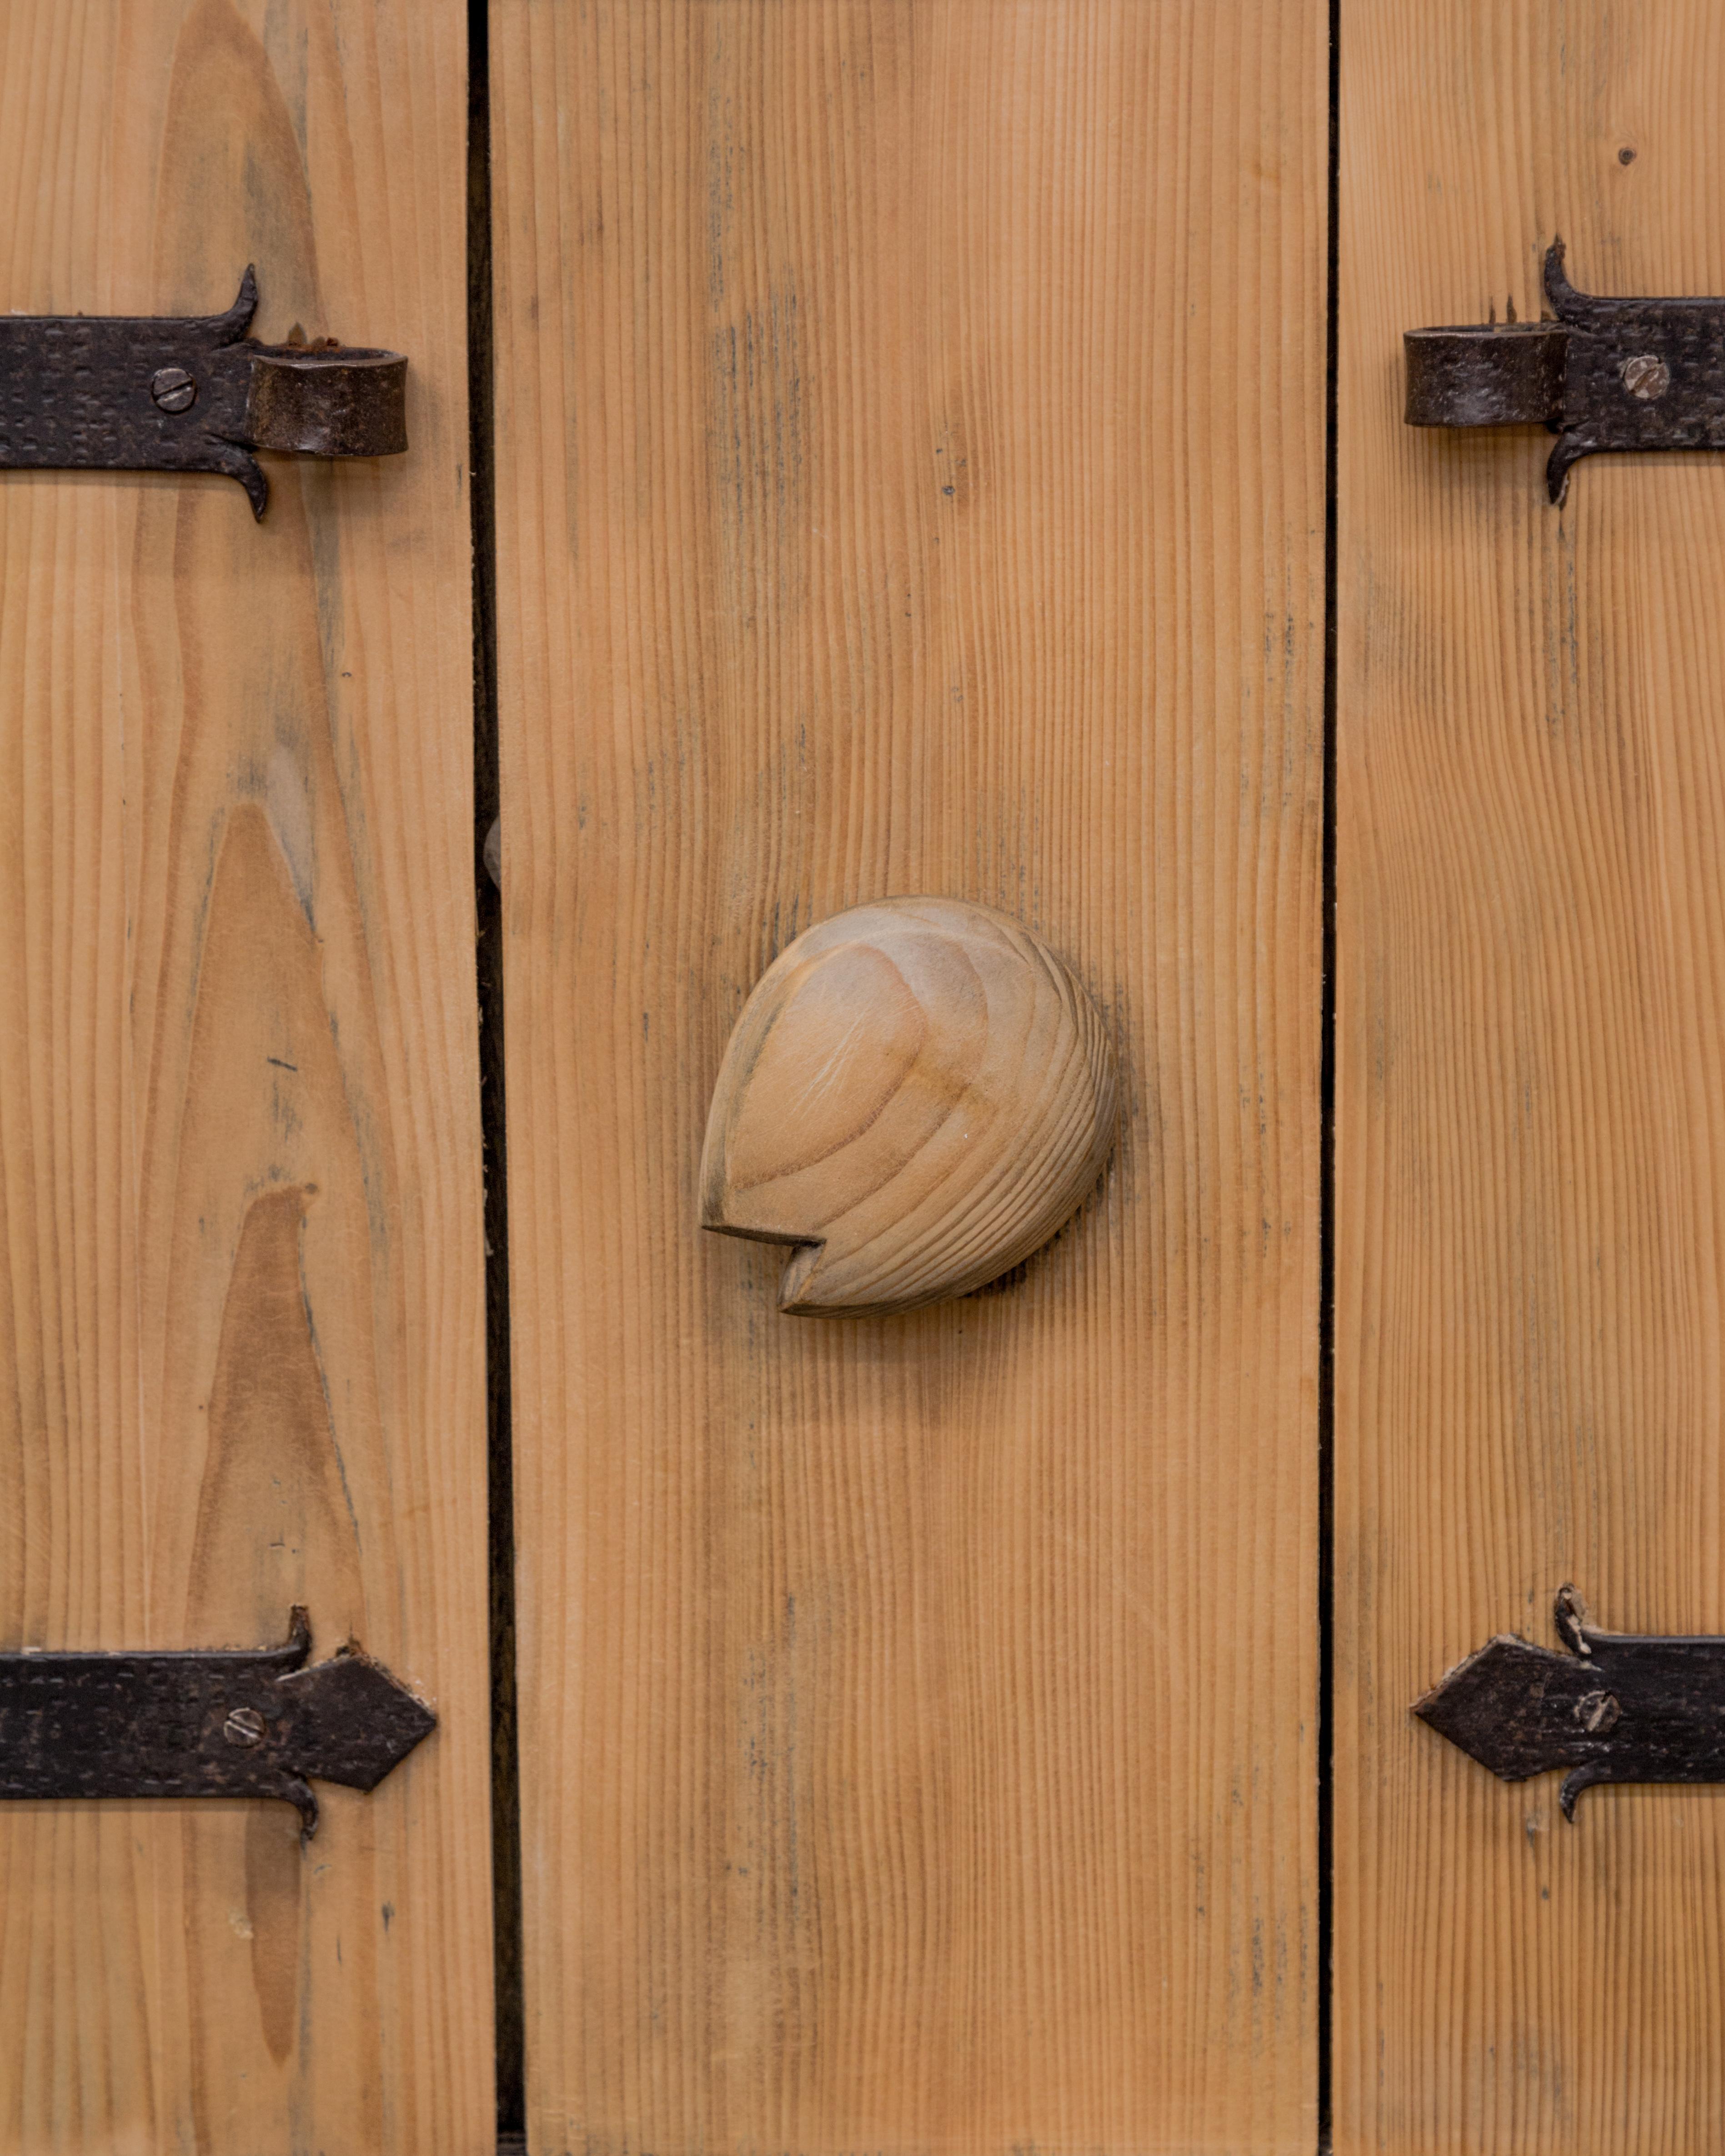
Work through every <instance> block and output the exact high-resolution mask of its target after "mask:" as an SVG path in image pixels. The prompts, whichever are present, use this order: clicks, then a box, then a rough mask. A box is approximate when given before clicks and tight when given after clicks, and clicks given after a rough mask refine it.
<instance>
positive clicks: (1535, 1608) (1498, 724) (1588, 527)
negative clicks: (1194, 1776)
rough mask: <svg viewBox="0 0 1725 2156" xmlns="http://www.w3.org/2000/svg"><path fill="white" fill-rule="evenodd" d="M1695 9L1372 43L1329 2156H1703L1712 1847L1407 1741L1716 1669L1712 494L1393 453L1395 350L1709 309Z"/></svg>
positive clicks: (1530, 438) (1351, 95) (1346, 632)
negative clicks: (1510, 1695)
mask: <svg viewBox="0 0 1725 2156" xmlns="http://www.w3.org/2000/svg"><path fill="white" fill-rule="evenodd" d="M1722 30H1725V23H1722V20H1721V17H1720V14H1719V11H1718V10H1717V8H1714V7H1712V6H1708V5H1706V4H1701V0H1694V3H1693V4H1692V0H1659V4H1655V5H1649V6H1645V7H1635V8H1621V7H1616V6H1612V5H1609V4H1606V0H1598V4H1595V0H1580V3H1579V4H1576V0H1515V4H1513V5H1509V6H1487V5H1484V4H1479V3H1478V0H1422V4H1420V5H1418V6H1414V7H1409V6H1407V5H1405V4H1403V3H1402V0H1343V8H1342V11H1341V54H1340V61H1341V90H1342V95H1341V106H1340V124H1339V140H1340V148H1341V162H1340V224H1339V239H1340V275H1339V293H1338V299H1339V307H1338V324H1339V332H1340V335H1339V371H1338V383H1337V392H1338V393H1337V406H1338V409H1337V419H1338V435H1337V444H1338V472H1337V522H1338V548H1337V597H1338V605H1337V778H1336V794H1335V799H1336V814H1337V847H1336V864H1337V916H1336V942H1337V984H1338V985H1337V993H1338V1008H1337V1102H1336V1156H1335V1157H1336V1230H1337V1233H1336V1249H1335V1286H1336V1434H1335V1459H1336V1564H1335V1578H1336V1632H1335V1641H1336V1653H1335V1666H1336V1678H1337V1691H1336V1719H1335V1732H1336V1785H1335V1820H1336V1831H1335V1838H1334V1846H1335V1851H1336V1873H1335V1892H1336V1905H1335V1906H1336V1926H1335V1971H1336V2001H1335V2035H1336V2052H1335V2146H1336V2148H1337V2150H1338V2151H1348V2152H1353V2151H1364V2150H1368V2149H1370V2150H1376V2151H1384V2152H1391V2156H1416V2152H1417V2156H1462V2152H1464V2151H1465V2152H1467V2156H1477V2152H1479V2151H1481V2150H1487V2149H1490V2150H1502V2151H1506V2152H1511V2151H1512V2152H1515V2156H1535V2152H1538V2156H1546V2153H1547V2152H1549V2156H1558V2152H1559V2151H1562V2152H1564V2156H1572V2152H1573V2156H1581V2152H1583V2151H1589V2152H1590V2151H1594V2150H1606V2149H1609V2150H1612V2151H1616V2152H1621V2156H1653V2152H1656V2151H1657V2152H1660V2156H1690V2152H1694V2156H1700V2152H1702V2151H1703V2150H1714V2149H1717V2148H1718V2147H1719V2145H1720V2142H1721V2137H1722V2133H1725V2048H1722V2046H1721V2044H1720V2040H1719V2028H1720V2010H1721V1995H1722V1988H1725V1911H1722V1902H1721V1891H1720V1879H1721V1874H1722V1870H1725V1796H1722V1794H1721V1792H1720V1791H1719V1790H1717V1789H1704V1788H1703V1789H1697V1788H1683V1787H1681V1786H1672V1785H1669V1784H1667V1785H1665V1786H1651V1787H1635V1788H1616V1789H1592V1790H1589V1792H1588V1793H1587V1794H1585V1795H1584V1796H1583V1797H1582V1798H1581V1799H1580V1803H1579V1809H1578V1813H1577V1817H1576V1820H1575V1823H1574V1825H1570V1824H1568V1823H1566V1821H1565V1820H1563V1817H1562V1816H1561V1815H1560V1813H1559V1809H1558V1780H1557V1777H1556V1776H1555V1775H1548V1776H1543V1777H1540V1778H1538V1779H1532V1780H1527V1781H1524V1782H1520V1783H1516V1784H1505V1783H1502V1782H1500V1781H1497V1780H1496V1779H1493V1777H1492V1776H1491V1774H1488V1773H1486V1771H1485V1769H1484V1768H1481V1767H1480V1766H1478V1765H1476V1764H1475V1763H1473V1762H1472V1761H1471V1760H1470V1759H1468V1758H1465V1757H1464V1756H1463V1755H1462V1753H1460V1752H1459V1751H1457V1750H1455V1749H1454V1748H1451V1747H1450V1746H1448V1745H1446V1744H1445V1743H1444V1742H1443V1741H1442V1740H1441V1738H1439V1737H1438V1736H1437V1735H1436V1734H1435V1732H1433V1731H1432V1730H1430V1729H1429V1728H1426V1727H1423V1726H1422V1725H1421V1724H1420V1722H1418V1721H1416V1720H1414V1718H1412V1717H1410V1716H1409V1712H1408V1708H1409V1702H1411V1701H1413V1700H1414V1698H1416V1697H1418V1696H1419V1695H1420V1694H1421V1693H1422V1692H1424V1691H1425V1690H1426V1688H1427V1687H1428V1686H1431V1685H1432V1684H1434V1683H1435V1681H1437V1680H1438V1679H1440V1677H1441V1676H1443V1675H1444V1673H1445V1671H1446V1670H1448V1669H1449V1668H1450V1666H1452V1665H1453V1664H1455V1663H1456V1662H1458V1661H1460V1660H1461V1658H1462V1656H1463V1655H1466V1654H1468V1653H1470V1652H1471V1650H1474V1649H1476V1648H1478V1647H1480V1646H1481V1645H1483V1644H1484V1643H1485V1642H1486V1640H1489V1639H1490V1638H1491V1636H1492V1635H1494V1634H1500V1633H1516V1632H1519V1633H1521V1634H1522V1635H1525V1636H1526V1637H1527V1639H1529V1640H1533V1641H1536V1642H1538V1643H1540V1644H1542V1645H1556V1644H1557V1638H1556V1634H1555V1632H1554V1630H1553V1620H1552V1609H1553V1594H1554V1593H1555V1591H1556V1590H1557V1589H1558V1588H1559V1587H1560V1586H1561V1585H1563V1584H1565V1583H1574V1584H1575V1585H1576V1586H1577V1587H1578V1588H1579V1589H1580V1590H1581V1591H1582V1593H1583V1594H1584V1595H1585V1597H1586V1599H1587V1602H1588V1604H1589V1607H1590V1609H1591V1612H1592V1615H1593V1617H1594V1620H1595V1621H1596V1622H1598V1623H1599V1624H1601V1625H1604V1626H1606V1627H1608V1628H1610V1629H1613V1630H1621V1631H1626V1632H1651V1633H1714V1634H1717V1633H1722V1632H1725V1567H1722V1562H1721V1560H1722V1555H1725V1512H1722V1502H1721V1499H1722V1492H1721V1460H1722V1454H1721V1426H1722V1418H1725V1355H1722V1347H1725V1324H1722V1317H1725V1302H1722V1293H1725V1276H1722V1254H1725V1153H1722V1151H1721V1142H1720V1114H1721V1102H1722V1101H1725V915H1722V912H1721V909H1720V891H1721V879H1720V860H1721V849H1722V843H1725V754H1722V744H1725V736H1722V731H1721V714H1722V708H1725V614H1722V612H1721V608H1720V605H1719V600H1718V593H1719V592H1720V589H1721V588H1722V585H1725V465H1721V463H1720V462H1719V460H1718V459H1717V457H1702V456H1697V455H1690V454H1666V455H1661V456H1652V455H1641V456H1635V457H1596V458H1594V459H1590V460H1589V461H1588V462H1586V463H1584V464H1582V465H1579V467H1578V468H1577V470H1575V471H1574V474H1573V475H1572V477H1571V480H1570V483H1569V490H1568V500H1567V501H1566V503H1565V505H1564V506H1563V508H1562V509H1561V510H1558V509H1554V508H1553V507H1552V506H1550V505H1549V504H1548V501H1547V499H1546V490H1545V486H1544V483H1543V467H1544V463H1545V458H1546V454H1547V451H1548V449H1549V448H1550V446H1551V444H1550V440H1549V438H1548V436H1547V435H1545V434H1543V433H1542V432H1540V431H1538V429H1527V430H1523V431H1522V432H1520V433H1512V434H1461V435H1452V436H1446V435H1445V434H1429V433H1423V432H1422V433H1415V432H1414V431H1412V430H1410V429H1408V428H1406V427H1405V426H1404V425H1403V423H1402V418H1401V394H1402V380H1401V355H1400V350H1399V346H1400V339H1401V333H1402V332H1403V331H1404V330H1407V329H1409V328H1413V327H1415V326H1420V325H1422V324H1426V323H1445V322H1472V321H1481V322H1482V321H1485V320H1486V318H1487V316H1488V313H1491V312H1493V311H1495V314H1496V316H1497V319H1498V320H1499V321H1502V320H1503V319H1504V318H1505V316H1507V313H1508V311H1509V309H1510V305H1511V303H1513V306H1514V309H1515V311H1516V313H1517V315H1519V316H1521V317H1522V318H1523V319H1524V320H1525V319H1527V318H1531V317H1536V316H1538V313H1539V311H1540V282H1539V279H1540V264H1541V257H1542V255H1543V252H1544V249H1545V248H1546V246H1547V244H1548V243H1549V242H1550V241H1551V240H1552V239H1553V238H1554V237H1555V236H1558V235H1561V236H1562V238H1563V239H1564V241H1565V242H1566V243H1567V246H1568V270H1569V273H1570V275H1571V276H1572V277H1573V279H1574V282H1575V283H1576V284H1577V285H1580V286H1583V287H1584V288H1586V289H1588V290H1593V291H1603V292H1618V293H1643V294H1701V293H1709V292H1712V293H1717V292H1725V213H1722V208H1721V198H1720V192H1719V187H1718V184H1717V179H1718V173H1719V167H1720V157H1721V146H1720V135H1719V126H1718V115H1719V112H1720V110H1721V105H1722V100H1725V41H1722Z"/></svg>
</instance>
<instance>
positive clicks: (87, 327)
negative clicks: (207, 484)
mask: <svg viewBox="0 0 1725 2156" xmlns="http://www.w3.org/2000/svg"><path fill="white" fill-rule="evenodd" d="M257 305H258V280H257V278H256V276H255V275H254V272H253V271H252V270H250V269H248V270H247V271H246V273H245V275H244V278H243V279H242V280H240V286H239V298H238V299H237V300H235V301H234V305H232V306H231V307H230V308H229V309H228V311H227V313H226V314H224V315H204V316H191V317H187V318H185V319H175V318H173V317H171V316H153V315H142V316H125V315H0V470H5V469H11V470H20V469H23V468H25V467H30V466H33V467H38V468H40V467H43V466H57V467H64V468H76V467H82V468H85V469H86V470H88V469H95V470H105V471H207V472H225V473H226V474H227V475H228V477H229V478H230V479H237V480H239V483H240V485H242V486H243V487H244V489H245V490H246V493H247V494H248V495H249V497H250V499H251V505H252V511H253V514H254V516H262V515H263V514H264V510H265V509H266V508H267V507H268V506H269V503H270V484H269V481H268V480H266V479H265V478H264V474H263V471H262V470H261V469H260V467H259V464H258V460H257V459H256V458H255V457H254V455H253V454H252V452H253V450H254V449H286V450H292V451H296V452H297V453H299V454H300V455H303V456H312V457H388V456H395V455H397V454H399V453H400V452H401V451H402V450H403V449H406V447H407V446H408V434H407V419H406V394H407V372H408V362H407V361H406V360H405V359H403V357H402V356H401V354H400V353H399V352H372V351H364V350H361V349H359V348H358V347H357V346H347V345H340V344H336V343H335V342H334V341H332V340H331V339H328V338H324V339H321V340H319V341H317V342H316V343H313V344H259V342H258V341H257V340H256V339H255V338H254V337H249V336H247V335H246V331H248V329H249V327H250V326H251V320H252V316H253V315H254V314H255V312H256V311H257Z"/></svg>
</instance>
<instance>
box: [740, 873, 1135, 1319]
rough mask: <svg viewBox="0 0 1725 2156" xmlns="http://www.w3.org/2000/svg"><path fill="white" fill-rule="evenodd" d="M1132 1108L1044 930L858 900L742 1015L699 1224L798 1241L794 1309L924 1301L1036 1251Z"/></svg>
mask: <svg viewBox="0 0 1725 2156" xmlns="http://www.w3.org/2000/svg"><path fill="white" fill-rule="evenodd" d="M1119 1119H1120V1086H1119V1076H1118V1072H1117V1068H1116V1065H1115V1057H1114V1050H1113V1046H1112V1045H1111V1042H1110V1041H1109V1039H1108V1036H1107V1032H1106V1028H1105V1027H1104V1024H1103V1022H1102V1015H1101V1012H1100V1011H1099V1010H1098V1009H1096V1005H1095V1004H1094V1003H1092V1002H1091V998H1089V996H1087V995H1086V993H1085V992H1084V989H1083V987H1082V986H1081V983H1079V982H1078V981H1077V980H1076V978H1074V976H1073V974H1072V972H1071V970H1070V968H1069V967H1068V966H1067V965H1066V964H1065V961H1064V960H1063V959H1061V958H1060V957H1059V955H1058V954H1057V953H1056V952H1053V951H1050V948H1049V947H1048V946H1047V944H1045V942H1042V941H1041V939H1040V937H1035V936H1032V935H1031V934H1030V933H1029V931H1028V930H1027V929H1024V928H1022V927H1019V924H1018V922H1017V921H1009V920H1008V919H1007V917H1006V916H1005V915H1004V914H1002V913H997V912H996V911H994V910H993V907H992V906H977V905H974V904H965V903H961V902H959V901H956V900H952V899H941V898H887V899H880V900H876V901H875V902H874V903H873V904H871V905H868V906H849V907H847V908H846V909H845V911H844V912H842V913H835V914H834V915H833V916H831V918H830V919H829V920H826V921H820V922H819V923H817V924H816V926H815V927H813V928H806V929H804V930H803V933H802V934H801V935H800V936H799V937H797V939H796V940H795V942H793V943H792V944H790V945H789V946H788V948H786V949H785V950H783V951H782V952H780V953H779V955H778V957H777V958H776V959H775V960H774V961H773V963H772V965H771V966H769V967H768V969H767V971H766V972H765V973H763V974H762V977H761V978H760V980H759V981H757V983H756V984H755V986H754V988H753V989H752V991H751V992H750V995H749V999H748V1001H747V1003H746V1004H744V1005H743V1007H742V1015H741V1016H740V1017H739V1018H738V1019H737V1024H736V1025H735V1026H734V1027H733V1028H732V1034H731V1038H730V1039H729V1041H728V1042H727V1043H726V1047H725V1058H724V1060H723V1062H722V1063H721V1065H719V1075H718V1079H717V1081H716V1084H715V1085H714V1087H713V1097H712V1104H711V1107H710V1108H709V1109H708V1111H707V1122H706V1143H705V1144H704V1145H703V1147H702V1148H701V1168H700V1172H699V1173H700V1184H701V1226H702V1227H703V1228H711V1229H715V1230H716V1231H717V1232H719V1233H721V1234H724V1235H743V1236H752V1237H753V1238H754V1239H755V1240H757V1241H759V1242H763V1243H780V1244H785V1243H790V1244H794V1245H797V1248H796V1250H795V1251H794V1254H793V1255H792V1257H791V1258H790V1259H789V1260H788V1263H787V1264H786V1266H785V1269H784V1272H783V1276H782V1277H781V1279H780V1281H779V1288H778V1306H779V1308H780V1309H781V1310H782V1311H784V1312H788V1314H790V1315H793V1316H795V1317H890V1316H893V1315H895V1314H898V1313H901V1312H906V1311H911V1310H920V1309H923V1308H925V1307H927V1306H928V1305H930V1304H932V1303H936V1302H943V1301H948V1300H949V1299H951V1298H952V1296H962V1295H967V1294H969V1293H970V1292H971V1291H973V1290H974V1289H976V1288H979V1287H983V1286H986V1285H987V1284H988V1282H989V1281H994V1280H998V1279H999V1277H1000V1276H1001V1275H1002V1274H1003V1273H1005V1272H1009V1271H1010V1270H1012V1268H1013V1266H1014V1265H1019V1264H1022V1262H1023V1261H1024V1260H1025V1259H1026V1258H1028V1257H1029V1255H1031V1253H1032V1252H1033V1251H1034V1250H1040V1249H1041V1247H1042V1245H1044V1244H1045V1242H1046V1241H1047V1240H1048V1239H1049V1237H1050V1235H1053V1234H1054V1232H1055V1229H1057V1228H1060V1227H1061V1226H1063V1225H1064V1224H1065V1222H1066V1221H1067V1220H1069V1219H1070V1218H1071V1216H1072V1214H1073V1213H1074V1212H1076V1209H1077V1208H1078V1206H1079V1204H1080V1203H1081V1200H1082V1199H1084V1198H1085V1197H1086V1195H1087V1194H1088V1193H1089V1192H1090V1190H1091V1186H1092V1185H1093V1184H1094V1183H1095V1182H1096V1178H1097V1176H1098V1174H1099V1173H1101V1168H1102V1164H1103V1163H1104V1161H1105V1160H1106V1158H1107V1157H1108V1154H1109V1152H1110V1151H1111V1149H1112V1147H1113V1143H1114V1133H1115V1130H1116V1127H1117V1124H1118V1122H1119Z"/></svg>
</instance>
